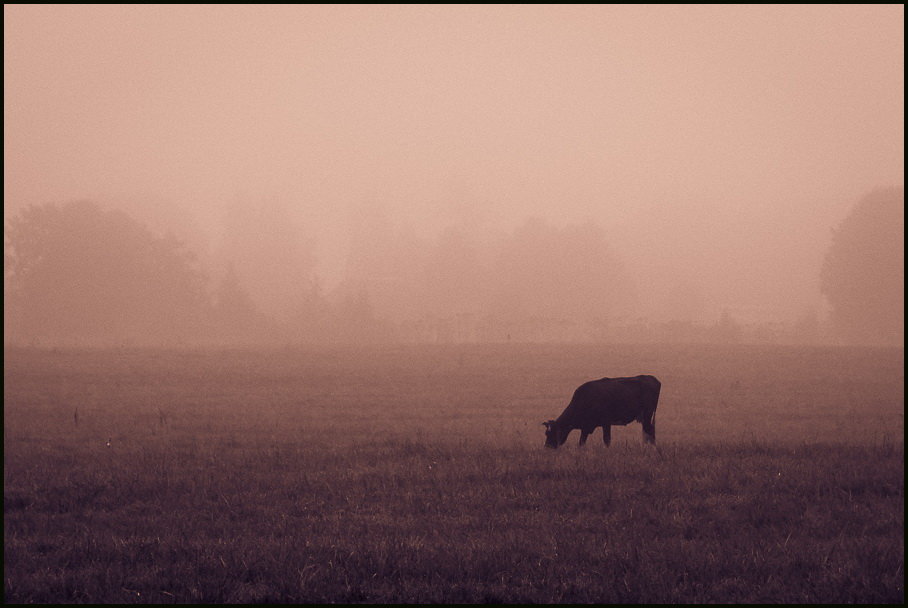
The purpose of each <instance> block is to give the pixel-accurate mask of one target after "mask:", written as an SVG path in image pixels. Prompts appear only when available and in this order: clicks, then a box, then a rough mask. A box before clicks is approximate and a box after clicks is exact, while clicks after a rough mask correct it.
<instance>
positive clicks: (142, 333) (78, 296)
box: [4, 201, 209, 343]
mask: <svg viewBox="0 0 908 608" xmlns="http://www.w3.org/2000/svg"><path fill="white" fill-rule="evenodd" d="M5 248H6V252H5V256H4V261H5V265H4V274H5V283H6V286H7V289H8V291H7V293H6V302H5V306H4V310H5V311H6V312H7V313H8V314H7V315H6V316H7V319H6V321H7V323H6V329H7V330H8V331H10V332H11V333H12V337H13V339H14V340H28V341H32V340H38V341H44V342H50V343H55V342H88V343H111V342H120V341H136V342H156V343H160V342H172V341H174V340H183V339H191V338H192V337H193V336H195V335H198V334H199V333H200V332H201V331H202V326H203V323H204V322H205V320H206V317H207V314H208V312H209V309H208V302H207V298H206V296H205V290H204V278H203V276H202V275H201V273H200V272H198V270H197V269H196V268H195V266H194V258H193V256H192V255H191V254H190V253H189V252H188V251H187V250H186V249H185V248H184V247H183V246H182V244H181V243H179V242H178V241H176V240H175V239H173V238H159V237H156V236H154V235H152V234H151V233H150V232H149V231H148V230H147V229H146V228H145V227H144V226H143V225H142V224H139V223H138V222H136V221H135V220H133V219H132V218H131V217H129V216H128V215H126V214H125V213H123V212H121V211H116V210H104V209H101V208H100V207H98V206H97V205H95V204H94V203H91V202H85V201H82V202H73V203H69V204H65V205H55V204H47V205H42V206H32V207H29V208H27V209H24V210H23V211H22V212H20V213H19V214H18V215H16V216H14V217H12V218H11V219H10V220H9V221H8V222H7V225H6V230H5Z"/></svg>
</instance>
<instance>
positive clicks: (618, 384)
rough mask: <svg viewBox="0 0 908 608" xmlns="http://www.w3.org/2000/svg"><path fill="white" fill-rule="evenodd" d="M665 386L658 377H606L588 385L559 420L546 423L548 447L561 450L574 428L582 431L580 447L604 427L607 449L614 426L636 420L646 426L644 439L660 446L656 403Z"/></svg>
mask: <svg viewBox="0 0 908 608" xmlns="http://www.w3.org/2000/svg"><path fill="white" fill-rule="evenodd" d="M661 388H662V383H661V382H659V381H658V380H657V379H656V378H655V377H654V376H634V377H633V378H602V379H600V380H591V381H590V382H584V383H583V384H581V385H580V386H579V387H578V388H577V390H575V391H574V396H573V397H572V398H571V402H570V403H569V404H568V406H567V407H566V408H565V409H564V412H562V414H561V415H560V416H558V419H557V420H548V421H546V422H543V423H542V424H543V426H545V447H547V448H557V447H558V446H560V445H561V444H563V443H564V442H565V441H566V440H567V437H568V435H569V434H570V432H571V431H573V430H574V429H580V445H581V446H582V445H583V444H585V443H586V438H587V437H588V436H589V434H590V433H592V432H593V431H594V430H596V427H599V426H601V427H602V441H603V442H604V443H605V445H606V447H607V446H608V445H609V444H610V443H611V442H612V425H613V424H620V425H622V426H623V425H626V424H630V423H631V422H634V421H635V420H636V421H637V422H639V423H640V424H642V425H643V439H644V441H645V442H647V443H656V404H657V403H658V402H659V390H660V389H661Z"/></svg>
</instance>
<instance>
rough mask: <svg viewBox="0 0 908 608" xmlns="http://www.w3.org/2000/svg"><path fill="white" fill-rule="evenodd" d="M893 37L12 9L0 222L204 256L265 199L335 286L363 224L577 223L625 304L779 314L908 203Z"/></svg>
mask: <svg viewBox="0 0 908 608" xmlns="http://www.w3.org/2000/svg"><path fill="white" fill-rule="evenodd" d="M903 24H904V7H903V5H876V6H863V5H860V6H859V5H852V6H845V5H834V6H823V5H809V6H715V5H710V6H636V5H635V6H608V5H600V6H560V5H559V6H539V5H521V6H437V5H431V6H261V5H256V6H236V5H225V6H179V5H168V6H106V5H92V6H72V5H69V6H46V5H41V6H16V5H12V6H10V5H5V6H4V178H5V179H4V211H5V213H9V212H10V211H11V210H15V209H16V208H18V207H20V206H22V205H29V204H35V203H44V202H48V201H66V200H71V199H76V198H91V199H94V200H96V201H99V202H102V203H108V204H114V203H118V202H122V203H123V204H126V205H132V207H133V208H134V209H139V210H140V213H144V214H145V215H146V217H144V218H142V219H145V220H148V221H150V220H149V218H155V217H159V216H160V217H161V218H163V219H161V220H160V221H161V222H163V223H164V224H166V223H168V222H170V223H174V224H175V223H181V222H183V223H192V224H193V225H196V226H198V227H199V228H200V229H201V230H202V232H203V233H204V234H205V235H207V237H208V238H209V239H210V240H211V242H212V243H216V242H217V238H218V231H219V229H218V221H219V220H220V218H221V209H222V207H223V206H224V205H225V204H228V203H233V202H235V201H236V200H238V199H248V200H251V201H261V200H265V199H273V200H279V201H282V202H284V203H286V204H288V205H290V206H291V207H292V208H293V209H294V211H295V212H296V213H297V214H298V218H299V220H300V222H301V223H303V224H305V225H307V226H309V227H310V228H309V230H310V232H311V233H312V236H313V237H314V238H315V239H316V242H317V252H318V256H319V260H320V263H321V268H322V271H323V272H324V273H325V274H326V275H329V280H330V277H331V276H334V275H335V274H336V273H337V272H338V271H339V270H341V269H342V268H343V265H342V260H343V257H344V252H345V251H346V244H345V243H344V238H345V235H346V234H347V231H346V226H347V223H348V221H349V219H350V217H351V215H355V214H357V213H358V212H359V210H361V209H363V208H364V207H365V206H369V205H377V206H380V207H381V208H382V209H383V210H384V212H385V213H387V214H388V215H389V216H390V217H391V218H392V219H393V221H394V222H397V223H405V224H410V225H412V226H414V227H415V228H416V229H417V230H422V229H425V230H427V231H431V230H436V229H437V228H438V227H439V226H440V225H442V224H444V223H445V222H453V221H459V220H463V219H464V218H465V217H467V216H469V218H471V219H472V220H473V221H478V222H486V223H487V224H489V225H492V226H496V227H500V228H504V229H510V227H512V226H514V225H516V224H518V223H519V222H521V221H522V220H523V219H525V218H526V217H528V216H531V215H535V216H540V217H543V218H546V219H549V220H551V221H552V222H555V223H566V222H580V221H586V220H593V221H595V222H597V223H599V224H600V225H601V226H602V227H603V228H604V229H605V231H606V233H607V234H608V235H609V238H611V239H612V240H613V242H614V244H615V249H616V251H617V252H618V253H619V254H620V255H621V256H622V257H623V258H625V260H626V263H627V266H628V267H629V268H631V269H632V270H634V271H635V272H636V273H637V274H639V275H640V276H641V277H644V279H643V281H642V282H643V288H642V290H641V291H642V293H643V294H644V296H645V297H661V298H670V297H671V293H672V290H674V289H676V287H678V285H679V284H681V283H684V284H687V285H691V284H693V285H695V288H694V289H695V290H699V291H701V292H702V294H703V297H704V298H705V299H706V300H708V301H709V302H710V303H711V304H712V308H715V309H719V308H722V307H732V308H742V307H751V308H758V309H767V310H779V311H781V313H783V314H797V313H799V312H800V311H802V310H803V309H804V308H805V307H810V306H815V305H816V304H817V303H818V302H819V295H818V290H817V285H818V272H819V264H820V261H821V260H822V255H823V253H824V252H825V249H826V247H828V244H829V237H830V229H831V228H832V227H833V226H835V225H837V224H838V223H839V222H840V221H841V220H842V218H843V217H844V216H845V214H846V213H847V211H848V209H849V208H850V207H851V206H852V205H853V204H854V203H855V202H857V200H858V199H859V198H860V197H861V196H863V195H864V194H866V193H867V192H868V191H869V190H871V189H873V188H874V187H877V186H889V185H902V184H903V183H904V169H903V165H904V118H903V115H904V76H903V71H904V25H903ZM143 206H144V207H143ZM647 277H649V278H647Z"/></svg>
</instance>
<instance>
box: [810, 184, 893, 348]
mask: <svg viewBox="0 0 908 608" xmlns="http://www.w3.org/2000/svg"><path fill="white" fill-rule="evenodd" d="M904 239H905V189H904V188H887V189H879V190H875V191H873V192H871V193H870V194H868V195H867V196H865V197H864V198H863V199H861V200H860V201H859V202H858V203H857V204H856V205H855V207H854V208H853V209H852V210H851V213H849V215H848V216H847V217H846V218H845V219H844V220H843V221H842V223H841V225H839V227H838V228H837V229H836V230H835V232H834V234H833V238H832V245H831V246H830V248H829V250H828V252H827V253H826V258H825V260H824V262H823V268H822V272H821V290H822V292H823V294H824V295H825V296H826V298H827V300H828V301H829V303H830V305H831V307H832V323H833V326H834V328H835V330H836V331H837V333H838V335H839V336H840V338H842V339H843V340H845V341H847V342H849V343H855V344H904V331H905V313H904V306H905V240H904Z"/></svg>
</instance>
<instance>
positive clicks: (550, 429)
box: [542, 420, 564, 448]
mask: <svg viewBox="0 0 908 608" xmlns="http://www.w3.org/2000/svg"><path fill="white" fill-rule="evenodd" d="M542 426H544V427H545V447H547V448H557V447H558V446H559V445H561V444H562V443H564V439H562V437H561V429H559V428H558V424H557V423H556V422H555V421H554V420H546V421H545V422H543V423H542Z"/></svg>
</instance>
